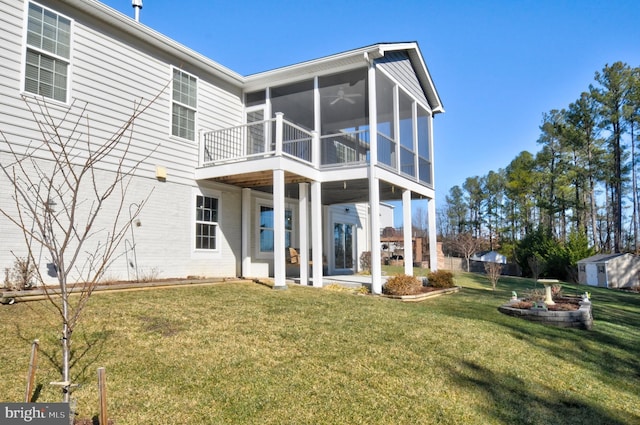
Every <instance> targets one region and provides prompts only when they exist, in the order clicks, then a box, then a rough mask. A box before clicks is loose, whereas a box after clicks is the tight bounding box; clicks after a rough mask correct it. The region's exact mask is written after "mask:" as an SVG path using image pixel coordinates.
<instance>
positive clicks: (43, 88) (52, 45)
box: [24, 3, 71, 102]
mask: <svg viewBox="0 0 640 425" xmlns="http://www.w3.org/2000/svg"><path fill="white" fill-rule="evenodd" d="M28 16H29V17H28V22H27V52H26V53H27V54H26V63H25V77H24V90H25V91H27V92H30V93H34V94H37V95H40V96H44V97H48V98H50V99H55V100H58V101H60V102H66V101H67V87H68V79H69V64H70V58H71V21H70V20H69V19H67V18H64V17H62V16H60V15H58V14H57V13H54V12H52V11H50V10H48V9H45V8H43V7H41V6H38V5H37V4H34V3H29V13H28Z"/></svg>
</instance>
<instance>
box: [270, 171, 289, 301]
mask: <svg viewBox="0 0 640 425" xmlns="http://www.w3.org/2000/svg"><path fill="white" fill-rule="evenodd" d="M284 220H285V205H284V170H281V169H278V170H273V273H274V286H273V289H286V287H287V283H286V261H287V259H286V256H285V250H286V249H287V247H286V246H285V235H284V234H285V231H286V230H285V222H284Z"/></svg>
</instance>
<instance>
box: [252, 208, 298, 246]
mask: <svg viewBox="0 0 640 425" xmlns="http://www.w3.org/2000/svg"><path fill="white" fill-rule="evenodd" d="M284 220H285V224H284V230H285V236H284V243H285V246H287V247H290V246H291V234H292V232H293V214H292V213H291V210H285V212H284ZM273 226H274V220H273V208H272V207H265V206H260V252H273V243H274V241H273V236H274V227H273Z"/></svg>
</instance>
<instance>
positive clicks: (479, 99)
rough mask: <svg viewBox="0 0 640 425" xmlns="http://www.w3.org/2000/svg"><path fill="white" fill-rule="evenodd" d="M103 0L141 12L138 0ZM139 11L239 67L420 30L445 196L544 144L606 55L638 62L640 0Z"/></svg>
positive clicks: (258, 67) (231, 5)
mask: <svg viewBox="0 0 640 425" xmlns="http://www.w3.org/2000/svg"><path fill="white" fill-rule="evenodd" d="M103 3H105V4H107V5H109V6H111V7H113V8H114V9H117V10H119V11H121V12H123V13H125V14H127V15H129V16H133V9H132V8H131V0H103ZM140 16H141V19H140V20H141V22H142V23H143V24H145V25H147V26H149V27H151V28H153V29H155V30H156V31H159V32H161V33H163V34H165V35H167V36H168V37H170V38H172V39H174V40H176V41H178V42H180V43H182V44H184V45H186V46H187V47H189V48H192V49H193V50H196V51H198V52H200V53H202V54H204V55H205V56H207V57H209V58H211V59H213V60H214V61H216V62H218V63H220V64H222V65H224V66H226V67H227V68H230V69H232V70H233V71H235V72H238V73H240V74H242V75H249V74H253V73H257V72H262V71H267V70H270V69H274V68H278V67H281V66H286V65H291V64H294V63H298V62H302V61H306V60H310V59H315V58H318V57H322V56H327V55H331V54H334V53H339V52H342V51H346V50H351V49H355V48H359V47H363V46H368V45H370V44H375V43H378V42H396V41H398V42H400V41H417V42H418V44H419V45H420V49H421V51H422V54H423V56H424V59H425V62H426V64H427V67H428V68H429V71H430V72H431V76H432V78H433V80H434V83H435V85H436V87H437V89H438V92H439V94H440V97H441V99H442V101H443V103H444V107H445V109H446V113H445V114H441V115H438V116H436V119H435V124H434V134H435V162H436V176H435V183H436V204H437V205H438V206H441V205H442V204H443V202H444V197H445V195H446V194H447V193H448V191H449V189H450V188H451V187H452V186H454V185H462V183H463V182H464V180H465V179H466V178H467V177H471V176H475V175H478V176H482V175H485V174H487V173H488V172H489V171H490V170H497V169H498V168H504V167H506V166H507V165H508V164H509V162H511V160H512V159H513V158H515V156H516V155H517V154H518V153H520V152H521V151H523V150H528V151H530V152H534V153H535V152H537V151H538V146H537V144H536V140H537V139H538V136H539V133H540V131H539V126H540V123H541V120H542V114H543V113H544V112H548V111H550V110H551V109H561V108H565V107H567V106H568V105H569V103H571V102H573V101H575V100H576V99H578V97H579V95H580V93H581V92H582V91H585V90H587V89H588V87H589V84H591V83H593V77H594V73H595V72H596V71H599V70H601V69H602V68H603V67H604V65H605V64H611V63H613V62H616V61H623V62H626V63H628V64H629V65H631V66H640V0H601V1H595V0H573V1H570V0H536V1H528V0H521V1H519V0H494V1H461V0H458V1H456V0H369V1H361V0H359V1H352V0H327V1H315V0H296V1H293V0H291V1H283V0H272V1H264V0H260V1H255V0H247V1H229V0H225V1H217V0H144V8H143V9H142V12H141V15H140ZM396 225H398V223H396Z"/></svg>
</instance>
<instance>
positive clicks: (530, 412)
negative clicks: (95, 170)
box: [0, 274, 640, 425]
mask: <svg viewBox="0 0 640 425" xmlns="http://www.w3.org/2000/svg"><path fill="white" fill-rule="evenodd" d="M456 280H457V283H458V284H459V285H461V286H463V289H462V291H460V292H459V293H456V294H452V295H446V296H441V297H437V298H433V299H429V300H426V301H423V302H421V303H401V302H399V301H394V300H389V299H385V298H380V297H373V296H358V295H351V294H348V293H344V292H333V291H329V290H320V289H314V288H306V287H304V288H303V287H296V286H292V287H290V288H289V289H288V290H286V291H274V290H272V289H270V288H269V287H268V286H265V285H261V284H256V283H224V284H219V285H214V286H208V287H184V288H177V289H159V290H152V291H141V292H121V293H101V294H96V295H94V297H93V298H92V300H91V302H90V305H89V307H88V308H87V310H86V315H85V317H84V321H83V322H82V324H81V325H80V327H79V329H78V330H77V331H76V334H75V336H74V338H75V339H74V341H75V344H76V358H77V357H78V356H79V355H80V354H81V352H82V351H83V346H84V345H85V343H88V344H89V345H90V349H89V350H88V351H86V352H85V353H84V355H83V356H82V357H81V358H80V359H79V360H78V361H77V363H76V365H75V366H74V371H75V372H76V374H78V375H79V379H80V380H82V381H83V382H84V384H83V385H82V386H81V387H80V388H79V389H78V390H76V392H75V393H74V397H75V398H76V399H77V402H78V410H79V415H80V417H89V418H90V417H92V416H94V415H96V414H97V413H98V401H97V390H96V387H97V385H96V369H97V368H98V367H100V366H104V367H106V371H107V381H108V383H107V388H108V406H109V413H110V415H109V416H110V418H112V419H114V420H115V422H116V424H117V425H122V424H151V423H152V424H385V425H388V424H550V423H553V424H608V425H615V424H638V423H640V385H639V382H640V294H628V293H622V292H616V291H611V290H603V289H597V288H595V289H594V288H590V289H591V292H592V300H593V303H594V311H593V313H594V318H595V321H594V329H593V330H592V331H582V330H571V329H557V328H553V327H548V326H545V325H540V324H535V323H530V322H527V321H524V320H521V319H517V318H514V317H509V316H505V315H502V314H500V313H499V312H498V310H497V307H498V305H500V304H501V303H503V302H505V301H506V300H508V298H509V297H510V295H511V291H512V290H516V291H518V292H522V290H524V289H526V288H530V287H532V283H531V281H529V280H524V279H515V278H513V279H503V280H501V281H500V282H499V283H498V289H497V290H496V291H495V292H493V291H491V290H490V289H489V288H490V285H489V283H488V282H487V281H486V280H485V279H484V278H483V277H481V276H476V275H471V274H462V275H459V276H457V278H456ZM584 289H585V288H584V287H576V286H571V285H565V289H564V291H565V293H569V294H577V293H581V292H583V291H584ZM53 317H54V316H53V313H52V312H51V311H50V309H49V308H48V307H47V304H46V303H45V302H32V303H20V304H15V305H12V306H0V335H2V343H1V345H0V373H1V374H2V379H1V380H0V401H21V400H22V399H23V397H24V386H25V377H26V372H27V366H28V361H29V352H30V344H31V341H32V340H33V339H34V338H39V339H40V342H41V348H42V352H41V356H40V368H39V370H38V374H37V383H38V384H40V385H41V386H42V388H41V390H40V391H39V394H38V401H59V400H60V395H59V393H58V392H57V391H58V390H55V389H54V388H53V387H51V386H50V385H49V382H51V381H57V380H59V375H58V374H57V372H56V368H55V366H54V363H55V362H57V361H58V360H57V359H58V357H59V355H58V341H57V338H58V337H59V336H58V333H57V329H56V328H55V327H54V326H53V322H52V320H53ZM52 360H53V361H52Z"/></svg>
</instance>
